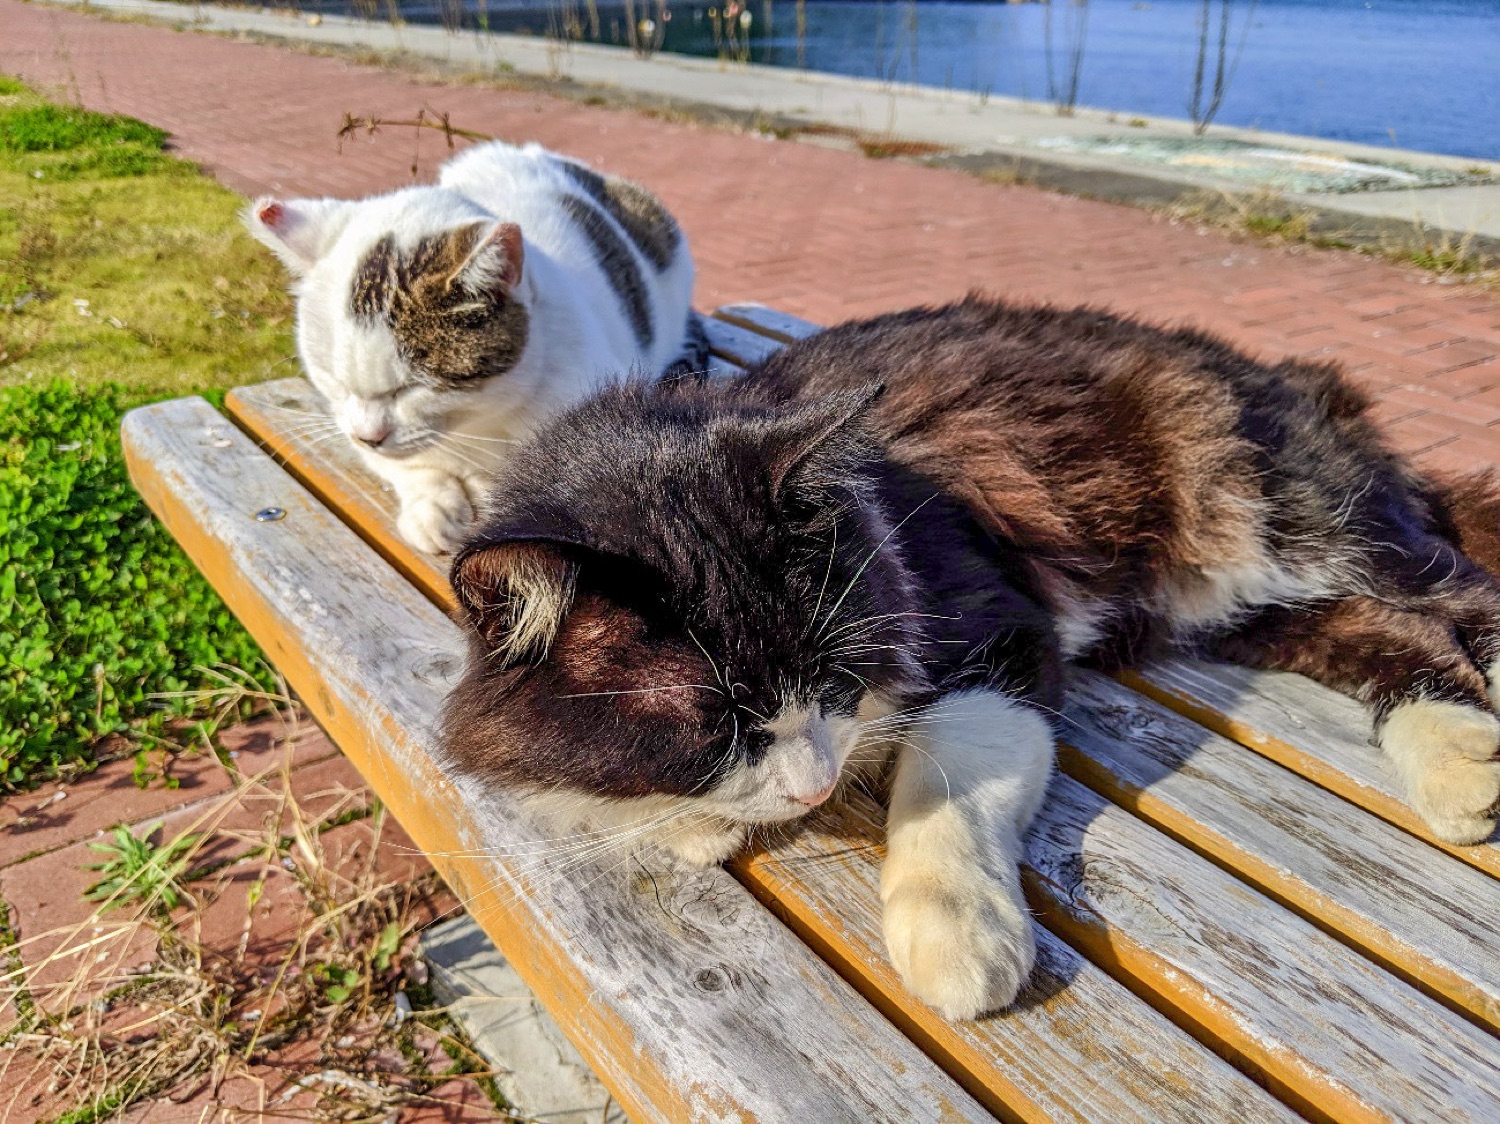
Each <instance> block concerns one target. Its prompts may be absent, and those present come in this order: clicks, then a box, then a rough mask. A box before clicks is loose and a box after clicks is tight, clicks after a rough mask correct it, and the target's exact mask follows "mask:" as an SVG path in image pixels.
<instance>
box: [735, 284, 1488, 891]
mask: <svg viewBox="0 0 1500 1124" xmlns="http://www.w3.org/2000/svg"><path fill="white" fill-rule="evenodd" d="M714 316H715V317H718V318H720V319H723V320H727V321H729V322H730V323H732V324H735V325H736V326H738V327H741V328H745V329H747V330H749V331H754V332H758V333H760V334H761V335H763V336H765V337H766V338H768V339H771V340H775V341H778V342H780V343H790V342H792V341H793V340H797V339H802V338H804V337H806V336H810V335H814V334H816V333H817V332H819V331H821V330H822V328H821V327H820V326H819V325H817V324H814V323H812V322H811V321H809V320H802V319H800V318H798V317H796V316H790V315H788V314H787V313H784V312H778V311H776V310H775V309H770V308H766V307H765V306H764V305H756V304H732V305H724V306H723V307H721V308H718V309H716V310H715V311H714ZM1118 678H1119V679H1120V681H1121V682H1122V683H1125V684H1126V685H1127V686H1129V687H1132V688H1133V689H1135V690H1137V691H1140V692H1142V693H1144V694H1147V695H1150V696H1151V697H1152V698H1154V699H1156V701H1158V702H1160V703H1163V704H1165V705H1166V706H1169V707H1171V708H1172V709H1173V710H1176V711H1178V712H1179V713H1181V714H1185V715H1186V716H1187V717H1189V718H1191V719H1193V721H1195V722H1197V723H1199V724H1200V725H1202V726H1206V727H1208V728H1209V729H1211V730H1213V731H1214V732H1215V733H1218V734H1221V735H1223V736H1224V737H1226V738H1229V739H1230V740H1231V741H1235V742H1238V743H1240V744H1241V745H1243V746H1245V747H1246V748H1248V749H1253V750H1255V751H1256V752H1257V753H1261V754H1264V755H1265V756H1267V757H1269V758H1271V760H1273V761H1275V762H1277V763H1278V764H1280V765H1284V766H1285V767H1286V768H1288V769H1291V770H1292V771H1293V772H1295V773H1299V774H1301V775H1302V776H1304V777H1306V778H1307V779H1308V780H1310V781H1313V782H1314V783H1316V784H1319V785H1322V786H1323V787H1324V788H1326V789H1328V790H1329V791H1330V792H1335V793H1337V794H1338V795H1340V796H1342V797H1343V798H1344V799H1345V800H1349V801H1351V802H1352V803H1355V804H1358V805H1359V806H1360V807H1362V808H1365V809H1367V810H1369V811H1371V812H1373V813H1375V814H1376V815H1377V816H1379V817H1381V818H1382V819H1384V820H1388V821H1389V822H1391V823H1393V824H1395V825H1396V826H1398V827H1401V828H1404V829H1405V830H1407V831H1409V832H1411V833H1412V834H1414V835H1417V836H1419V837H1420V838H1422V839H1424V840H1426V841H1427V842H1428V843H1429V844H1431V845H1432V846H1435V847H1439V848H1441V849H1442V850H1444V851H1447V852H1448V853H1449V854H1451V855H1454V856H1456V857H1458V858H1460V859H1462V860H1463V861H1464V862H1466V863H1468V864H1470V865H1471V866H1475V867H1478V868H1479V869H1480V870H1483V871H1486V872H1488V873H1489V874H1492V875H1495V876H1497V877H1500V839H1495V840H1491V841H1490V842H1489V843H1484V844H1480V845H1478V846H1473V847H1459V846H1455V845H1453V844H1450V843H1445V842H1443V841H1442V840H1439V839H1435V838H1434V837H1433V836H1432V833H1431V832H1429V831H1428V830H1427V825H1426V824H1424V823H1423V822H1422V820H1421V819H1420V818H1419V817H1418V816H1417V815H1416V814H1415V813H1414V812H1413V811H1412V810H1411V807H1410V805H1408V804H1407V803H1406V801H1405V799H1404V798H1403V797H1402V796H1401V794H1400V792H1399V790H1398V788H1397V786H1396V784H1395V780H1394V778H1393V777H1392V775H1391V774H1390V772H1389V770H1388V769H1387V768H1386V766H1385V762H1384V761H1383V760H1382V759H1381V757H1380V753H1379V751H1378V750H1377V749H1375V748H1374V747H1372V746H1371V745H1370V744H1369V741H1370V718H1369V714H1368V713H1367V712H1366V710H1365V708H1364V707H1363V706H1361V705H1360V704H1359V703H1358V702H1356V701H1355V700H1353V699H1350V698H1347V697H1346V696H1344V695H1340V694H1338V693H1337V692H1335V691H1331V690H1329V689H1328V688H1326V687H1323V686H1321V685H1319V684H1317V683H1314V682H1312V681H1311V680H1308V679H1304V678H1303V677H1301V676H1299V675H1289V674H1285V673H1278V672H1257V671H1252V670H1250V669H1248V668H1241V667H1232V666H1229V665H1227V664H1215V663H1207V662H1203V661H1197V660H1168V661H1164V662H1162V663H1158V664H1153V665H1151V666H1148V667H1144V668H1140V669H1138V670H1135V671H1129V672H1124V673H1122V674H1121V675H1119V676H1118Z"/></svg>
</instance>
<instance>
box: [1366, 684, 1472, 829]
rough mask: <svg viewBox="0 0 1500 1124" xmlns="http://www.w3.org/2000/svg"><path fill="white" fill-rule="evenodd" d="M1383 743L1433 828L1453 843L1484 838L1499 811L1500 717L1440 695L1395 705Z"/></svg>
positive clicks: (1413, 800)
mask: <svg viewBox="0 0 1500 1124" xmlns="http://www.w3.org/2000/svg"><path fill="white" fill-rule="evenodd" d="M1380 744H1381V747H1382V748H1383V749H1384V750H1385V752H1386V753H1387V754H1388V755H1389V757H1390V759H1391V762H1392V764H1394V765H1395V767H1396V770H1397V772H1398V773H1399V774H1400V775H1401V779H1402V781H1403V782H1404V783H1405V786H1406V792H1407V797H1408V799H1410V800H1411V804H1412V807H1413V808H1414V809H1415V810H1416V811H1417V814H1418V815H1420V816H1421V817H1422V818H1423V819H1424V820H1426V821H1427V825H1428V826H1429V827H1430V828H1431V829H1432V833H1433V834H1434V835H1436V836H1437V837H1438V838H1439V839H1442V840H1444V841H1445V842H1448V843H1459V844H1470V843H1482V842H1484V841H1485V840H1486V839H1488V838H1489V837H1490V835H1491V834H1493V833H1494V830H1495V819H1496V813H1497V811H1500V760H1496V749H1497V747H1500V721H1497V720H1496V718H1495V716H1494V715H1493V714H1491V713H1489V712H1488V711H1486V710H1480V709H1479V708H1478V707H1474V706H1465V705H1463V704H1461V703H1451V702H1440V701H1438V700H1435V699H1414V700H1413V701H1411V702H1405V703H1402V704H1400V705H1399V706H1397V707H1396V708H1395V709H1393V710H1392V711H1391V713H1390V715H1389V716H1388V717H1387V718H1386V720H1385V724H1384V725H1383V726H1382V727H1381V731H1380Z"/></svg>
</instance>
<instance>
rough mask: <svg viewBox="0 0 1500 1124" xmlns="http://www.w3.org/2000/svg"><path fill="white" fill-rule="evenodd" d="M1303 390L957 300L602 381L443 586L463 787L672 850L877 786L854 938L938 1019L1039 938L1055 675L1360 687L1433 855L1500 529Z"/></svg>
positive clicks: (1147, 342) (1497, 631)
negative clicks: (886, 957)
mask: <svg viewBox="0 0 1500 1124" xmlns="http://www.w3.org/2000/svg"><path fill="white" fill-rule="evenodd" d="M1365 411H1366V402H1365V399H1364V398H1363V397H1362V396H1361V394H1360V393H1359V392H1358V391H1357V390H1355V389H1354V388H1353V387H1351V386H1350V385H1349V384H1348V383H1346V382H1344V381H1343V380H1342V379H1341V378H1340V376H1339V373H1338V371H1337V370H1336V369H1335V368H1334V367H1332V366H1329V365H1321V364H1312V363H1304V362H1297V361H1290V360H1289V361H1286V362H1283V363H1280V364H1277V365H1274V366H1272V365H1267V364H1264V363H1260V362H1257V361H1255V360H1253V359H1251V358H1249V357H1248V356H1246V355H1244V354H1242V353H1240V352H1238V351H1236V350H1234V349H1233V348H1231V347H1229V346H1228V345H1227V344H1225V343H1223V342H1221V341H1219V340H1217V339H1214V338H1213V337H1211V336H1208V335H1204V334H1202V333H1199V332H1192V331H1167V330H1162V329H1159V328H1153V327H1149V326H1146V325H1143V324H1139V323H1136V322H1135V321H1132V320H1130V319H1128V318H1124V317H1119V316H1114V315H1110V314H1107V313H1104V312H1097V311H1089V310H1077V311H1061V310H1057V309H1051V308H1034V307H1021V308H1017V307H1010V306H1007V305H1004V304H1001V303H997V302H994V301H989V300H984V299H979V298H970V299H968V300H966V301H963V302H961V303H958V304H954V305H951V306H949V307H946V308H939V309H922V310H915V311H910V312H903V313H897V314H894V315H889V316H882V317H879V318H877V319H874V320H868V321H864V322H861V323H851V324H845V325H843V326H842V327H838V328H834V329H832V330H830V331H828V332H825V333H823V334H822V335H819V336H816V337H814V338H812V339H809V340H806V341H804V342H801V343H798V344H794V345H792V346H790V347H788V348H787V349H786V350H784V351H782V352H781V353H779V354H778V355H776V356H774V357H773V358H771V359H770V360H768V361H767V362H765V363H763V364H761V365H760V366H759V367H757V368H755V369H753V370H751V371H750V372H749V373H747V374H746V375H744V376H743V377H740V378H736V379H732V380H726V381H721V382H716V383H714V382H710V383H689V384H677V385H673V386H644V385H636V384H626V385H621V386H618V387H615V388H613V389H610V390H607V391H605V392H603V393H602V394H600V395H598V396H597V397H595V398H593V399H591V400H589V401H587V402H585V403H584V404H582V405H580V406H579V407H577V408H575V409H574V410H572V411H571V412H570V413H568V414H566V415H565V416H563V417H562V418H561V419H560V420H558V421H556V422H555V423H553V424H552V425H551V426H550V427H549V428H548V429H546V430H545V431H544V432H543V433H542V434H541V435H540V436H539V437H538V439H537V440H536V441H535V442H534V443H533V444H532V445H531V446H529V447H528V448H526V449H524V450H523V451H521V452H520V453H518V454H517V455H516V458H515V461H514V462H513V467H512V469H511V475H510V476H509V478H508V479H507V482H506V487H505V489H504V490H503V491H502V492H500V493H498V494H496V495H495V496H494V497H493V498H492V500H491V508H490V511H489V513H488V516H487V519H486V521H485V523H484V527H483V530H482V532H481V533H480V534H479V535H478V536H477V537H476V538H475V539H474V540H473V541H472V542H471V543H470V544H469V545H468V546H467V547H466V548H465V549H464V550H463V552H462V553H461V554H460V555H459V556H458V558H457V559H456V560H455V562H454V566H453V585H454V588H455V589H456V590H457V592H458V595H459V597H460V599H461V601H462V603H463V606H464V609H465V611H466V613H467V618H468V621H469V623H470V625H471V626H472V634H473V655H472V659H471V662H470V666H469V670H468V673H467V676H466V678H465V680H464V682H463V683H462V685H461V686H460V687H459V688H458V689H457V691H456V692H455V694H454V696H453V699H452V702H451V706H450V711H449V714H448V721H447V733H448V744H449V748H450V750H451V752H452V755H453V757H454V759H455V762H456V763H457V764H458V765H459V766H460V767H461V768H462V769H464V770H465V771H467V772H468V773H470V774H472V775H475V776H476V777H478V778H480V779H481V780H482V781H485V782H488V783H494V784H504V785H509V786H516V787H519V788H521V789H523V790H527V791H530V792H532V793H534V794H536V798H537V800H538V801H539V802H541V803H542V804H544V805H546V804H549V803H550V805H551V806H553V807H557V808H565V809H566V811H567V814H568V815H571V816H577V817H581V818H583V819H585V820H592V822H593V823H595V824H596V825H599V824H603V825H604V826H606V827H608V826H610V825H614V826H615V827H616V828H618V829H620V830H622V831H624V830H625V829H627V828H628V829H629V831H630V832H631V833H633V834H635V835H637V836H652V835H654V836H655V837H656V838H657V839H658V841H659V842H661V843H662V844H664V845H665V846H666V847H668V848H669V849H671V850H673V851H675V852H677V853H678V854H680V855H683V856H684V857H686V858H688V859H691V860H694V861H698V862H705V863H706V862H714V861H718V860H720V859H723V858H725V857H726V856H728V855H729V854H731V853H732V852H733V851H734V850H735V849H736V848H737V847H739V846H740V844H741V843H742V841H743V840H744V838H745V835H746V832H747V830H748V829H749V828H751V827H753V826H754V825H758V824H774V823H781V822H785V821H790V820H794V819H796V818H797V817H799V816H801V815H803V814H805V813H806V812H807V811H808V809H809V808H811V807H814V806H816V805H818V804H819V803H821V802H822V801H823V800H825V799H827V798H828V796H829V795H830V794H831V793H832V792H833V791H834V790H835V788H836V787H837V785H838V784H839V783H840V781H841V780H844V779H847V778H849V777H850V776H853V775H858V774H860V773H867V774H868V773H874V772H876V771H880V770H884V769H886V768H889V769H890V772H889V785H890V817H889V826H888V830H889V857H888V858H887V861H886V865H885V868H884V871H883V872H882V888H881V896H882V899H883V901H884V919H885V931H886V939H887V942H888V945H889V948H890V953H891V956H892V959H893V961H894V963H895V965H896V967H897V968H898V970H899V971H900V972H901V974H902V977H903V978H904V979H905V980H906V982H907V984H908V985H909V986H910V987H911V989H912V990H913V991H914V992H915V993H916V994H917V995H918V996H919V997H921V998H922V999H924V1000H926V1001H927V1002H929V1003H931V1004H933V1005H934V1006H935V1007H937V1008H938V1009H940V1010H941V1011H943V1012H944V1013H946V1014H947V1015H949V1016H952V1017H971V1016H976V1015H979V1014H981V1013H983V1012H985V1011H988V1010H992V1009H994V1008H997V1007H1000V1006H1003V1005H1005V1004H1007V1003H1009V1002H1010V1000H1011V999H1012V998H1013V997H1014V995H1015V993H1016V990H1017V988H1018V987H1019V986H1020V984H1021V983H1022V982H1023V980H1024V979H1025V977H1026V975H1027V973H1028V971H1029V970H1030V966H1031V961H1032V954H1033V943H1032V936H1031V931H1030V920H1029V917H1028V914H1027V910H1026V906H1025V903H1024V901H1023V899H1022V897H1021V891H1020V884H1019V881H1018V877H1017V869H1016V862H1017V858H1018V855H1019V853H1020V847H1021V844H1020V837H1021V834H1022V832H1023V830H1024V829H1025V827H1026V824H1027V822H1028V820H1029V819H1030V818H1031V816H1032V815H1033V813H1034V812H1035V810H1036V808H1037V806H1038V804H1039V802H1040V801H1041V799H1042V795H1043V791H1044V789H1045V787H1046V782H1047V778H1048V775H1049V772H1050V770H1051V765H1052V753H1053V744H1052V743H1053V733H1052V729H1051V728H1050V725H1049V714H1050V711H1051V709H1052V708H1053V707H1054V706H1055V704H1056V702H1057V699H1058V695H1059V693H1060V690H1061V687H1062V676H1061V667H1062V661H1063V659H1065V658H1075V657H1082V658H1090V659H1094V660H1098V661H1104V662H1115V661H1119V660H1125V659H1131V658H1137V657H1139V656H1140V655H1142V654H1144V653H1146V652H1148V651H1150V650H1152V649H1154V648H1156V647H1158V646H1160V645H1164V644H1169V643H1176V644H1191V645H1196V646H1198V647H1200V648H1202V649H1206V650H1208V651H1210V652H1213V653H1216V654H1218V655H1221V656H1224V657H1228V658H1231V659H1235V660H1239V661H1242V662H1246V663H1250V664H1254V665H1257V666H1264V667H1284V668H1291V669H1294V670H1297V671H1301V672H1304V673H1306V674H1308V675H1311V676H1313V677H1315V678H1317V679H1320V680H1322V681H1324V682H1326V683H1329V684H1332V685H1334V686H1336V687H1339V688H1342V689H1344V690H1347V691H1350V692H1352V693H1355V694H1357V695H1358V696H1360V697H1361V698H1363V699H1365V700H1366V701H1367V702H1368V703H1369V704H1370V705H1371V706H1372V707H1373V709H1374V713H1375V718H1376V721H1377V729H1378V731H1379V738H1380V743H1381V745H1382V746H1383V747H1384V749H1385V751H1386V753H1387V754H1388V755H1389V757H1390V759H1391V761H1392V763H1393V764H1394V765H1395V767H1396V770H1397V772H1398V773H1399V774H1400V776H1401V778H1402V780H1403V782H1404V783H1405V785H1406V787H1407V791H1408V793H1409V795H1410V798H1411V801H1412V803H1413V804H1414V806H1415V807H1416V808H1417V810H1418V811H1419V812H1420V813H1421V814H1422V815H1423V817H1425V818H1426V820H1427V821H1428V823H1429V824H1431V826H1432V829H1433V831H1434V832H1435V833H1436V834H1437V835H1438V836H1440V837H1441V838H1443V839H1447V840H1452V841H1455V842H1473V841H1476V840H1479V839H1482V838H1484V837H1486V836H1488V835H1489V833H1490V831H1491V830H1492V828H1493V826H1494V814H1495V808H1494V805H1495V803H1496V798H1497V795H1500V763H1497V762H1496V761H1495V760H1494V755H1495V750H1496V745H1497V742H1500V722H1497V720H1496V717H1495V714H1494V713H1493V709H1492V708H1493V702H1492V699H1493V698H1494V697H1495V696H1496V695H1497V693H1500V691H1497V688H1500V679H1497V665H1500V583H1497V581H1496V580H1495V578H1493V577H1492V576H1491V574H1490V573H1488V572H1486V571H1485V570H1484V569H1482V568H1481V567H1480V566H1479V565H1477V564H1476V562H1475V561H1473V560H1472V559H1471V557H1470V556H1468V555H1466V554H1465V553H1464V549H1465V548H1468V549H1470V550H1472V551H1475V552H1476V553H1478V554H1480V555H1482V556H1483V557H1484V558H1485V560H1486V561H1489V560H1490V559H1494V558H1500V550H1497V537H1500V504H1497V501H1496V498H1495V492H1494V490H1493V489H1491V488H1490V487H1489V485H1488V483H1487V482H1486V481H1483V480H1479V481H1469V482H1467V483H1464V484H1463V485H1461V486H1459V485H1454V486H1451V487H1450V486H1443V487H1439V486H1437V485H1435V484H1433V483H1431V482H1429V481H1427V480H1424V479H1423V478H1422V477H1421V476H1420V475H1419V474H1418V473H1417V472H1416V471H1415V469H1413V468H1412V467H1411V466H1410V465H1408V464H1407V463H1405V462H1404V461H1403V460H1402V459H1401V458H1400V457H1398V456H1397V455H1395V454H1394V453H1393V452H1391V451H1390V450H1389V449H1388V448H1387V446H1386V445H1385V444H1384V443H1383V441H1382V440H1381V438H1380V436H1379V434H1378V433H1377V432H1376V430H1375V428H1374V426H1373V425H1372V423H1371V422H1370V421H1369V419H1368V418H1367V417H1366V413H1365Z"/></svg>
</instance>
